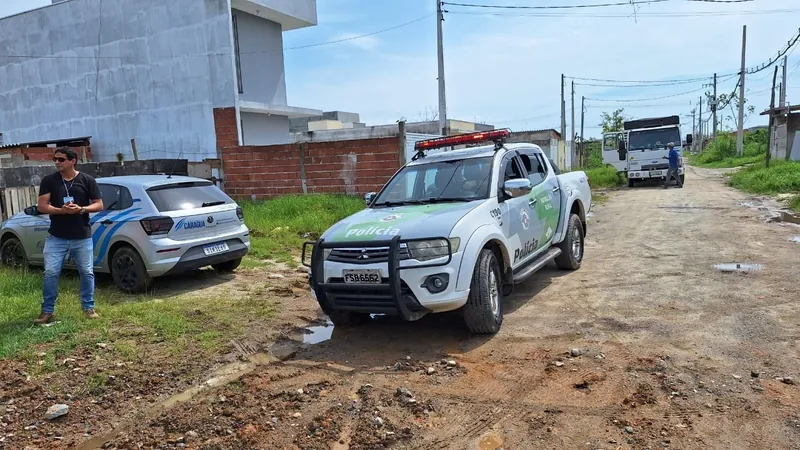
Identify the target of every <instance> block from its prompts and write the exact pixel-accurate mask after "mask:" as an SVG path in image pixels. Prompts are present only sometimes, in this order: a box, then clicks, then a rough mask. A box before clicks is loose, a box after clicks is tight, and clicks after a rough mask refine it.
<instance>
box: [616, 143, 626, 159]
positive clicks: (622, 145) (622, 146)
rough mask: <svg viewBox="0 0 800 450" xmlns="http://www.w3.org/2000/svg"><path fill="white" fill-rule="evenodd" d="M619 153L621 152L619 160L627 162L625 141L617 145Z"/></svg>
mask: <svg viewBox="0 0 800 450" xmlns="http://www.w3.org/2000/svg"><path fill="white" fill-rule="evenodd" d="M617 152H619V160H620V161H625V160H626V159H627V157H628V150H627V149H626V148H625V141H619V144H617Z"/></svg>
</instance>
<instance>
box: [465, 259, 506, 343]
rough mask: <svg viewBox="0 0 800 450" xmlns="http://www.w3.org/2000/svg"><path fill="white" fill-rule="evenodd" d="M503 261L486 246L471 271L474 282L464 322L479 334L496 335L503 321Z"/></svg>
mask: <svg viewBox="0 0 800 450" xmlns="http://www.w3.org/2000/svg"><path fill="white" fill-rule="evenodd" d="M502 281H503V280H502V278H501V276H500V264H498V262H497V258H496V257H495V255H494V252H492V251H491V250H489V249H483V250H482V251H481V254H480V256H479V257H478V263H477V264H476V265H475V271H474V272H473V273H472V283H471V285H470V290H469V298H468V299H467V304H466V305H464V321H465V322H466V324H467V328H468V329H469V331H471V332H473V333H476V334H494V333H497V332H498V331H500V325H502V323H503V289H502Z"/></svg>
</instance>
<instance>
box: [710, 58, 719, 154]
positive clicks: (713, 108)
mask: <svg viewBox="0 0 800 450" xmlns="http://www.w3.org/2000/svg"><path fill="white" fill-rule="evenodd" d="M717 105H719V99H717V74H714V103H712V104H711V115H712V116H713V117H712V119H711V120H712V121H713V122H714V124H713V125H712V126H713V127H714V131H713V133H714V139H716V138H717Z"/></svg>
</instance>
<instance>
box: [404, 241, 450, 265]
mask: <svg viewBox="0 0 800 450" xmlns="http://www.w3.org/2000/svg"><path fill="white" fill-rule="evenodd" d="M447 241H448V240H446V239H431V240H428V241H413V242H409V243H408V254H409V256H410V257H411V259H416V260H418V261H428V260H431V259H436V258H441V257H443V256H447V250H448V248H447ZM449 241H450V249H452V252H453V253H456V252H457V251H458V247H459V246H460V245H461V239H459V238H450V239H449Z"/></svg>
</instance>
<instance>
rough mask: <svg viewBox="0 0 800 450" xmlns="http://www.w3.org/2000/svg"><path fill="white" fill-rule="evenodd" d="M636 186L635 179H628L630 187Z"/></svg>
mask: <svg viewBox="0 0 800 450" xmlns="http://www.w3.org/2000/svg"><path fill="white" fill-rule="evenodd" d="M635 184H636V180H634V179H633V178H628V187H633V186H634V185H635Z"/></svg>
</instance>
